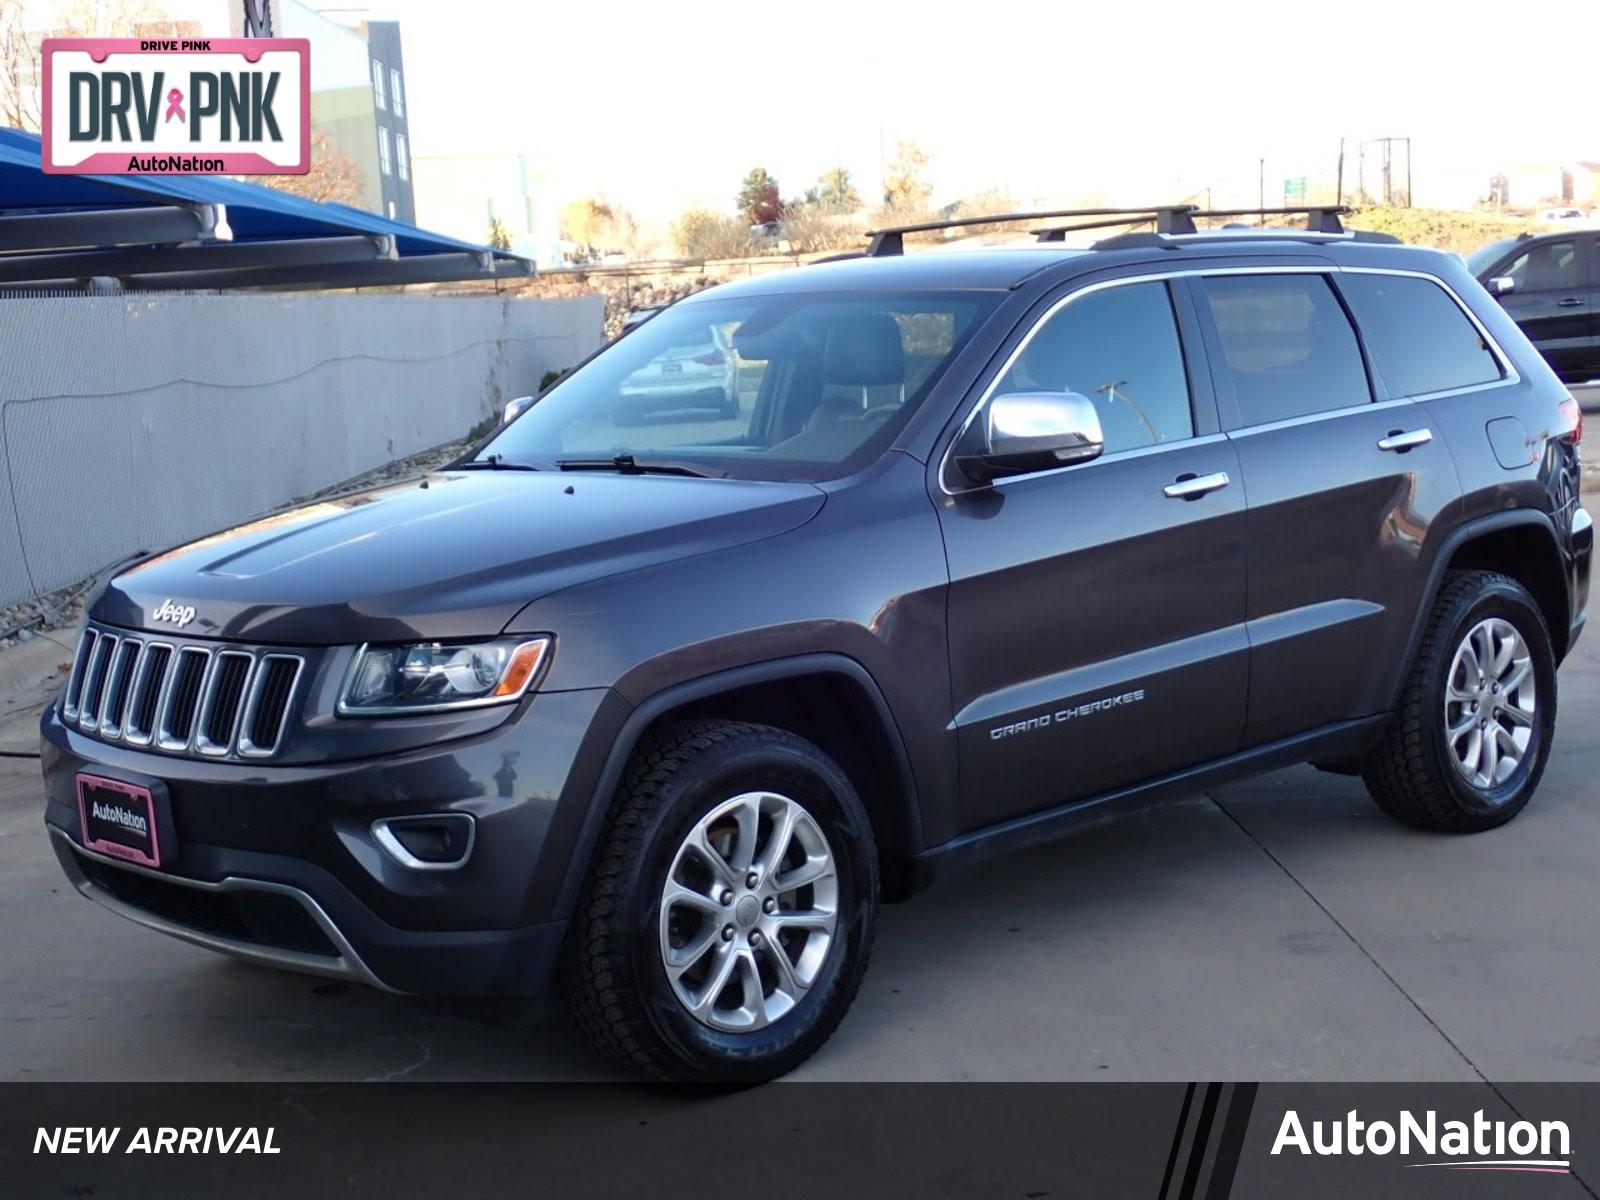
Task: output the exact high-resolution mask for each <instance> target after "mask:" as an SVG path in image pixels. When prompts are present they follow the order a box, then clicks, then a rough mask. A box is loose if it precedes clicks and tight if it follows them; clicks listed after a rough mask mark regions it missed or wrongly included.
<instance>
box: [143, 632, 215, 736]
mask: <svg viewBox="0 0 1600 1200" xmlns="http://www.w3.org/2000/svg"><path fill="white" fill-rule="evenodd" d="M212 663H213V656H212V653H211V651H210V650H208V649H206V648H205V647H203V646H185V647H183V648H182V649H181V650H179V651H178V655H177V658H176V659H175V660H174V661H173V664H172V669H171V671H170V672H169V674H170V675H171V676H172V680H171V682H170V683H169V684H168V685H167V694H166V696H165V697H164V700H163V703H162V706H161V716H160V718H159V719H158V720H157V721H156V745H157V746H159V747H161V749H163V750H171V751H182V750H187V749H189V748H190V747H191V746H193V745H194V731H195V717H197V716H198V715H199V713H200V698H201V697H202V696H203V695H205V690H206V685H207V684H208V683H209V682H210V677H211V668H212Z"/></svg>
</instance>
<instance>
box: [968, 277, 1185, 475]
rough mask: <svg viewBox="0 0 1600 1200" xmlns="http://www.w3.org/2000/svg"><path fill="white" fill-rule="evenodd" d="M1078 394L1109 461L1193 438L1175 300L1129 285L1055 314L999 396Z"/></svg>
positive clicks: (1157, 288)
mask: <svg viewBox="0 0 1600 1200" xmlns="http://www.w3.org/2000/svg"><path fill="white" fill-rule="evenodd" d="M1008 392H1077V393H1079V394H1080V395H1083V396H1087V397H1088V398H1089V399H1090V400H1091V401H1093V402H1094V406H1095V408H1096V410H1098V412H1099V414H1100V426H1101V428H1102V429H1103V430H1104V431H1105V439H1106V453H1107V454H1114V453H1115V452H1116V451H1118V450H1131V449H1134V448H1136V447H1139V446H1151V445H1155V444H1157V443H1159V442H1173V441H1180V440H1182V439H1184V438H1188V437H1193V436H1194V417H1193V414H1192V413H1191V411H1190V407H1189V377H1188V375H1187V374H1186V373H1185V371H1184V365H1183V350H1182V347H1181V346H1180V344H1179V342H1178V327H1177V322H1176V320H1175V318H1174V317H1173V314H1172V298H1171V296H1169V295H1168V294H1167V285H1166V284H1164V283H1129V284H1123V285H1121V286H1119V287H1110V288H1104V289H1102V290H1101V291H1098V292H1090V293H1088V294H1087V295H1085V296H1081V297H1079V298H1078V299H1076V300H1073V301H1072V302H1071V303H1069V304H1067V305H1066V306H1065V307H1063V308H1061V309H1059V310H1058V311H1057V312H1056V314H1055V315H1054V316H1052V317H1051V318H1049V320H1048V321H1046V322H1045V324H1044V325H1043V327H1041V328H1040V329H1039V330H1038V331H1037V332H1036V333H1035V334H1034V335H1033V337H1032V339H1031V340H1030V341H1029V342H1028V344H1027V346H1026V347H1025V348H1024V349H1023V351H1022V353H1021V354H1020V355H1019V356H1018V357H1017V361H1016V362H1014V363H1012V365H1011V367H1010V369H1009V370H1007V371H1006V373H1005V375H1004V377H1002V378H1001V380H1000V384H999V386H998V387H996V388H995V394H996V395H1002V394H1005V393H1008Z"/></svg>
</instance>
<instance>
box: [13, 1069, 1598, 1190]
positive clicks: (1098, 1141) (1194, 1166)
mask: <svg viewBox="0 0 1600 1200" xmlns="http://www.w3.org/2000/svg"><path fill="white" fill-rule="evenodd" d="M1597 1184H1600V1086H1590V1085H1580V1084H1501V1085H1486V1084H1439V1085H1429V1084H1416V1085H1402V1084H1339V1085H1314V1084H1294V1085H1264V1086H1259V1087H1258V1086H1257V1085H1255V1084H1249V1083H1234V1084H1188V1085H1185V1084H1115V1083H1098V1084H943V1083H941V1084H831V1083H828V1084H824V1083H814V1084H811V1083H780V1084H771V1085H768V1086H766V1087H762V1088H753V1089H746V1090H712V1089H692V1088H674V1087H645V1086H640V1087H626V1086H620V1085H554V1084H527V1085H504V1084H496V1085H479V1084H409V1085H408V1084H388V1085H368V1084H350V1085H338V1084H333V1085H304V1086H278V1085H265V1084H245V1085H225V1084H197V1085H182V1084H170V1085H163V1084H48V1083H40V1084H8V1085H0V1194H3V1195H7V1196H10V1195H16V1196H22V1197H30V1198H31V1197H35V1196H72V1197H88V1196H93V1197H96V1198H97V1200H107V1198H110V1197H121V1196H149V1195H161V1196H183V1197H205V1196H226V1197H228V1198H229V1200H251V1198H253V1197H258V1196H261V1197H265V1196H271V1197H275V1198H277V1197H284V1196H289V1197H294V1198H295V1200H302V1198H306V1197H318V1196H335V1195H337V1196H341V1197H365V1196H373V1197H380V1196H381V1197H409V1196H441V1195H449V1196H452V1197H476V1196H479V1195H482V1196H496V1195H501V1194H503V1193H505V1192H508V1191H514V1194H517V1195H527V1196H550V1197H568V1196H575V1197H589V1196H593V1197H613V1196H620V1195H627V1196H638V1197H641V1198H650V1197H663V1198H667V1197H671V1198H676V1197H684V1198H685V1200H722V1198H724V1197H727V1198H742V1197H744V1196H752V1197H760V1198H761V1200H777V1198H780V1197H788V1196H794V1197H800V1196H806V1197H817V1196H823V1197H829V1198H832V1197H854V1196H871V1197H875V1198H880V1197H897V1196H905V1197H930V1196H972V1197H1016V1198H1018V1200H1044V1198H1046V1197H1049V1198H1052V1200H1059V1198H1062V1197H1102V1196H1103V1197H1118V1198H1120V1197H1140V1198H1148V1200H1225V1198H1227V1197H1238V1198H1245V1197H1249V1198H1254V1197H1323V1196H1327V1197H1351V1196H1360V1197H1371V1198H1374V1200H1381V1198H1385V1197H1435V1196H1437V1197H1466V1198H1469V1200H1470V1198H1472V1197H1480V1196H1481V1197H1496V1198H1499V1197H1511V1198H1517V1197H1522V1196H1527V1197H1583V1196H1588V1197H1591V1198H1593V1197H1595V1196H1596V1191H1595V1188H1596V1185H1597Z"/></svg>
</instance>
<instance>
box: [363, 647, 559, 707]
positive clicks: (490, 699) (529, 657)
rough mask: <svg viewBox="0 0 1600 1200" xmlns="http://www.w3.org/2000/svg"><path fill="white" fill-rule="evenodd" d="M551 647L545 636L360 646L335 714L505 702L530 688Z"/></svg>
mask: <svg viewBox="0 0 1600 1200" xmlns="http://www.w3.org/2000/svg"><path fill="white" fill-rule="evenodd" d="M549 652H550V639H549V638H548V637H537V638H526V637H522V638H504V639H501V640H500V641H494V642H474V643H472V644H471V645H449V644H448V643H441V642H422V643H420V644H418V645H412V646H363V647H361V649H360V650H357V651H356V657H355V660H354V661H353V662H352V663H351V664H350V670H349V672H348V673H347V674H346V675H345V679H344V687H343V689H342V690H341V691H340V694H339V713H340V715H341V716H352V717H356V716H383V715H386V714H397V713H424V712H440V711H444V710H447V709H453V708H477V707H479V706H481V705H485V704H506V703H509V702H510V701H513V700H517V699H519V698H520V697H521V696H522V694H523V693H524V692H526V691H527V690H528V685H529V684H531V683H532V682H533V680H534V677H535V676H537V675H538V674H539V668H540V666H541V665H543V663H544V660H545V658H546V657H547V656H548V654H549Z"/></svg>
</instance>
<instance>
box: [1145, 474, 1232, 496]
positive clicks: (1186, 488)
mask: <svg viewBox="0 0 1600 1200" xmlns="http://www.w3.org/2000/svg"><path fill="white" fill-rule="evenodd" d="M1227 486H1228V473H1227V472H1226V471H1213V472H1211V474H1209V475H1180V476H1178V478H1177V479H1175V480H1173V481H1172V482H1171V483H1169V484H1167V486H1166V487H1164V488H1162V489H1161V493H1162V495H1164V496H1169V497H1171V498H1172V499H1174V500H1198V499H1200V497H1201V496H1204V495H1205V494H1206V493H1207V492H1214V491H1216V490H1217V489H1218V488H1225V487H1227Z"/></svg>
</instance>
